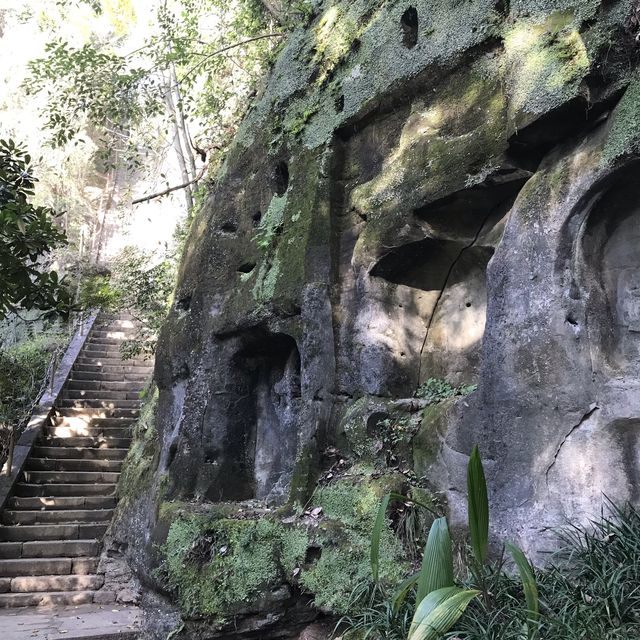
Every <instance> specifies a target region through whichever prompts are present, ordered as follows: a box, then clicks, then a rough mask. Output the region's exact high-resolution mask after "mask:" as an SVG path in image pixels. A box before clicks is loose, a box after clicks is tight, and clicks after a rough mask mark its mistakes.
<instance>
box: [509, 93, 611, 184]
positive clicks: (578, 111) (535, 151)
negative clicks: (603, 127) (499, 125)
mask: <svg viewBox="0 0 640 640" xmlns="http://www.w3.org/2000/svg"><path fill="white" fill-rule="evenodd" d="M589 84H591V83H589ZM591 93H592V95H597V93H598V91H597V88H596V87H594V89H593V91H592V92H591ZM621 93H622V92H621V91H617V92H614V93H613V94H611V95H610V96H609V97H608V98H607V99H606V100H602V101H600V102H597V101H595V100H593V101H591V102H589V101H587V100H586V99H585V98H583V97H576V98H574V99H573V100H569V101H567V102H565V103H563V104H562V105H561V106H560V107H557V108H556V109H552V110H551V111H549V112H547V113H545V114H544V115H543V116H541V117H540V118H537V119H536V120H535V121H534V122H533V123H532V124H529V125H528V126H526V127H524V128H521V129H519V130H518V132H517V133H515V134H514V135H512V136H511V138H510V139H509V155H510V156H511V157H512V158H513V159H514V160H516V162H517V163H518V164H519V165H520V166H522V167H525V168H527V169H529V170H531V171H534V170H535V169H536V168H537V167H538V165H539V164H540V162H541V160H542V158H543V157H544V156H545V155H546V154H547V153H548V152H549V151H550V150H551V149H552V148H553V147H554V146H556V145H557V144H558V143H559V142H561V141H563V140H565V141H566V140H567V139H569V138H571V137H574V136H577V135H579V134H580V133H582V132H584V131H586V130H589V129H590V128H592V127H593V126H594V125H595V124H596V123H597V122H599V121H600V119H601V117H602V116H603V115H604V114H606V112H607V111H608V110H609V109H611V108H612V107H613V106H614V105H615V104H616V102H617V101H618V99H619V98H620V95H621Z"/></svg>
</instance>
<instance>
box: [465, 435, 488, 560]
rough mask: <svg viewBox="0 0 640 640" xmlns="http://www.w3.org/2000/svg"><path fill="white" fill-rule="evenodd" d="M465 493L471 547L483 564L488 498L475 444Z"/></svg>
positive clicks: (485, 549)
mask: <svg viewBox="0 0 640 640" xmlns="http://www.w3.org/2000/svg"><path fill="white" fill-rule="evenodd" d="M467 493H468V497H467V501H468V509H469V533H470V535H471V547H472V549H473V555H474V556H475V558H476V561H477V562H478V564H479V565H483V564H484V563H485V561H486V559H487V547H488V544H489V499H488V498H487V483H486V480H485V476H484V469H483V468H482V460H481V459H480V452H479V451H478V446H477V445H476V446H475V447H473V451H472V452H471V457H470V458H469V464H468V465H467Z"/></svg>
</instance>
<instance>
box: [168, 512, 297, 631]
mask: <svg viewBox="0 0 640 640" xmlns="http://www.w3.org/2000/svg"><path fill="white" fill-rule="evenodd" d="M306 549H307V536H306V533H305V532H304V531H303V530H300V529H295V528H291V527H286V526H284V525H282V524H281V523H278V522H272V521H270V520H266V519H263V520H258V521H256V520H232V519H228V518H220V519H215V518H211V517H208V516H198V515H196V516H181V517H179V518H178V519H176V520H175V521H174V522H172V524H171V526H170V528H169V533H168V536H167V541H166V543H165V544H164V546H163V548H162V552H163V555H164V558H165V570H166V574H167V580H168V584H169V586H170V587H172V588H173V589H174V590H175V591H176V592H177V594H178V599H179V603H180V607H181V609H182V610H183V611H184V612H185V613H186V614H187V615H204V616H210V617H212V618H214V619H215V620H217V621H219V622H222V621H223V620H224V619H226V618H228V617H230V616H232V615H234V614H236V613H240V612H241V611H242V610H243V609H244V608H246V606H247V605H248V604H250V603H252V602H254V601H255V600H256V599H257V598H259V597H260V596H261V595H264V594H266V593H268V592H269V591H270V589H271V588H273V587H274V586H276V585H278V584H280V583H282V582H283V581H284V578H285V576H290V575H292V573H293V570H294V568H295V567H296V566H297V565H299V564H300V563H301V561H302V560H303V559H304V554H305V552H306Z"/></svg>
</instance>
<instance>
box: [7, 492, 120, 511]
mask: <svg viewBox="0 0 640 640" xmlns="http://www.w3.org/2000/svg"><path fill="white" fill-rule="evenodd" d="M7 506H8V507H9V509H13V510H15V511H22V510H25V511H36V510H40V511H42V510H45V511H48V510H65V509H69V510H75V509H113V508H114V507H115V506H116V499H115V496H67V497H58V498H48V497H41V498H20V497H17V496H14V497H12V498H9V501H8V503H7Z"/></svg>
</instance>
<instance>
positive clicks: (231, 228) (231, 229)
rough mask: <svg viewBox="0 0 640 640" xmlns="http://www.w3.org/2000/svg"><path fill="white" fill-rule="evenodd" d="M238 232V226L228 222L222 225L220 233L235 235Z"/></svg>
mask: <svg viewBox="0 0 640 640" xmlns="http://www.w3.org/2000/svg"><path fill="white" fill-rule="evenodd" d="M237 230H238V225H237V224H236V223H235V222H232V221H231V220H227V222H224V223H223V224H222V225H220V231H222V232H224V233H235V232H236V231H237Z"/></svg>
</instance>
